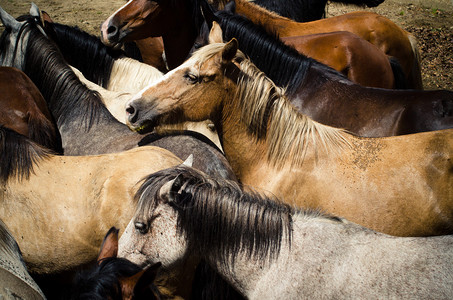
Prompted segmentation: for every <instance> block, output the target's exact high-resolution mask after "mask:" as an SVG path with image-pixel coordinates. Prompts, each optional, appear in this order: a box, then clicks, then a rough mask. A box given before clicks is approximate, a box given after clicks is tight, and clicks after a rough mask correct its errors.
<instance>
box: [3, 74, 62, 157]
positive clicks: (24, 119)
mask: <svg viewBox="0 0 453 300" xmlns="http://www.w3.org/2000/svg"><path fill="white" fill-rule="evenodd" d="M0 90H1V91H2V92H1V94H0V124H1V125H3V126H5V127H7V128H10V129H12V130H14V131H16V132H18V133H20V134H22V135H25V136H27V137H29V138H30V139H32V140H33V141H35V142H37V143H38V144H41V145H43V146H45V147H47V148H49V149H52V150H54V151H56V152H61V151H62V149H61V142H60V140H59V134H58V131H57V129H56V126H55V124H54V120H53V118H52V115H51V114H50V112H49V110H48V108H47V103H46V101H45V100H44V98H43V96H42V94H41V92H40V91H39V89H38V88H37V87H36V85H35V84H34V83H33V82H32V81H31V80H30V78H28V76H27V75H25V74H24V73H23V72H22V71H20V70H19V69H16V68H11V67H0Z"/></svg>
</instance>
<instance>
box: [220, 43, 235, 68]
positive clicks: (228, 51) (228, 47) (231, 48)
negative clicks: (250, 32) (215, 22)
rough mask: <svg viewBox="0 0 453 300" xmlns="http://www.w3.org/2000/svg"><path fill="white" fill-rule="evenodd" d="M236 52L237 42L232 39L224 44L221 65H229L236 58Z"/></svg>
mask: <svg viewBox="0 0 453 300" xmlns="http://www.w3.org/2000/svg"><path fill="white" fill-rule="evenodd" d="M237 51H238V41H237V40H236V39H235V38H233V39H232V40H231V41H229V42H228V43H226V44H225V47H223V50H222V60H223V63H224V64H226V63H229V62H230V61H231V60H233V58H234V57H235V56H236V53H237Z"/></svg>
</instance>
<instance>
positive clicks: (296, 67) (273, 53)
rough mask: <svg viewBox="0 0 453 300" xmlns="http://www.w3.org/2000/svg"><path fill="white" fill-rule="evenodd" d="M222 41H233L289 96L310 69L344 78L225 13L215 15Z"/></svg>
mask: <svg viewBox="0 0 453 300" xmlns="http://www.w3.org/2000/svg"><path fill="white" fill-rule="evenodd" d="M216 16H217V17H218V22H219V25H220V27H221V28H222V31H223V39H224V41H229V40H231V39H232V38H236V39H237V40H238V42H239V49H240V50H241V51H242V52H244V53H245V54H246V55H247V56H248V58H249V59H250V60H251V61H252V62H253V63H254V64H255V65H256V66H257V67H258V69H260V70H261V71H263V72H264V73H265V74H266V75H267V76H268V77H269V78H270V79H271V80H272V81H273V82H274V83H275V84H276V85H277V86H280V87H285V88H287V91H286V93H287V95H288V96H291V95H293V94H294V93H295V92H296V89H297V88H299V86H300V85H301V84H302V83H303V82H304V80H305V79H306V77H307V76H308V72H309V70H310V69H311V68H313V67H314V66H316V67H317V68H320V69H321V70H322V72H325V74H332V75H334V76H340V77H341V78H344V79H347V78H346V77H345V76H344V75H343V74H341V73H340V72H338V71H336V70H334V69H332V68H330V67H328V66H326V65H324V64H321V63H319V62H317V61H316V60H314V59H312V58H309V57H307V56H305V55H302V54H300V53H299V52H298V51H297V50H295V49H294V48H293V47H290V46H288V45H285V44H284V43H283V42H282V41H281V40H280V39H279V38H278V36H277V35H276V34H275V33H269V32H267V31H266V30H265V29H264V28H263V27H262V26H259V25H256V24H254V23H253V22H251V21H250V20H248V19H247V18H245V17H243V16H240V15H235V14H231V13H229V12H226V11H219V12H217V13H216Z"/></svg>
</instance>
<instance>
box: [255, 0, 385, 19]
mask: <svg viewBox="0 0 453 300" xmlns="http://www.w3.org/2000/svg"><path fill="white" fill-rule="evenodd" d="M333 2H337V3H343V4H352V5H356V6H359V7H365V6H368V7H375V6H378V5H379V4H381V3H382V2H384V0H333ZM254 3H255V4H257V5H259V6H261V7H264V8H266V9H267V10H270V11H273V12H275V13H277V14H278V15H280V16H283V17H286V18H289V19H291V20H294V21H297V22H310V21H315V20H319V19H322V18H324V17H325V16H326V4H327V0H255V2H254Z"/></svg>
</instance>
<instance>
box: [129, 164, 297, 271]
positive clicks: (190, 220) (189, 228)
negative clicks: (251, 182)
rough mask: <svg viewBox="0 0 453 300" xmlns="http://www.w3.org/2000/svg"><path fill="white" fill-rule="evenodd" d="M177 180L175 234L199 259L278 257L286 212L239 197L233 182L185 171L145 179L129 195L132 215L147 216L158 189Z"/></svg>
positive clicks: (254, 197)
mask: <svg viewBox="0 0 453 300" xmlns="http://www.w3.org/2000/svg"><path fill="white" fill-rule="evenodd" d="M178 175H179V176H182V177H183V181H182V182H183V186H184V189H183V190H182V191H181V194H180V195H179V196H178V197H176V198H177V200H175V203H174V204H173V205H172V207H173V208H174V209H175V211H176V212H177V213H178V227H179V230H180V231H181V233H182V232H184V233H185V234H186V235H187V237H188V239H189V240H194V241H197V243H196V244H194V245H192V246H193V247H194V249H195V250H196V251H199V253H204V254H205V253H206V254H208V255H209V256H217V255H218V254H219V253H221V254H222V257H224V258H225V260H228V259H230V258H232V257H234V256H235V254H237V253H238V252H240V251H244V252H245V253H247V254H248V255H249V256H250V257H256V258H259V259H266V258H269V259H270V258H273V257H276V256H278V253H279V251H280V245H281V242H282V239H283V238H285V239H287V241H288V242H290V241H291V231H292V214H293V213H294V209H293V208H292V207H290V206H288V205H286V204H280V203H277V201H273V200H271V199H269V198H265V197H263V196H260V195H259V194H258V193H255V192H253V191H249V192H245V191H243V190H242V189H241V186H240V185H239V184H238V183H236V182H235V181H226V180H225V181H223V180H222V181H218V180H217V179H213V178H208V177H206V176H205V175H202V174H201V173H200V172H198V171H196V170H195V169H192V168H188V167H185V166H179V167H176V168H170V169H167V170H163V171H159V172H157V173H154V174H151V175H149V176H148V177H147V178H145V179H144V182H143V184H142V185H141V186H140V188H139V190H138V191H137V193H136V195H135V199H136V201H137V202H138V204H137V205H138V206H137V210H136V214H137V215H138V216H144V217H146V216H150V215H152V213H153V210H154V209H155V207H156V206H157V205H158V201H159V196H158V194H159V190H160V188H161V187H162V185H163V184H165V183H167V182H168V181H170V180H173V179H175V178H176V177H177V176H178ZM199 241H203V242H200V243H198V242H199ZM230 254H231V256H230ZM224 262H225V263H226V262H227V261H224Z"/></svg>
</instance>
